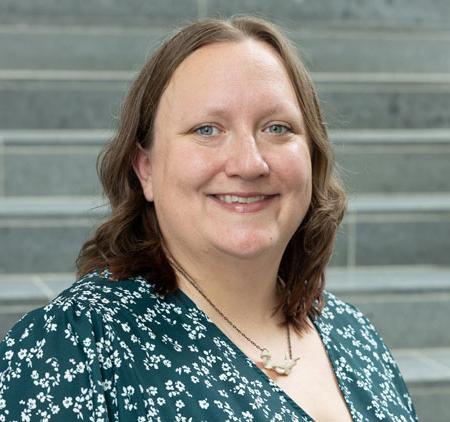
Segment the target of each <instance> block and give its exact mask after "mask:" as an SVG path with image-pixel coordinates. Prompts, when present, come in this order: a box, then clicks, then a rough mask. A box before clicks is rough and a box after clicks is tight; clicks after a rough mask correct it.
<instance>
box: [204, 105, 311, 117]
mask: <svg viewBox="0 0 450 422" xmlns="http://www.w3.org/2000/svg"><path fill="white" fill-rule="evenodd" d="M299 111H300V108H299V109H296V108H295V107H292V106H290V105H285V104H275V105H272V106H270V107H268V108H267V109H265V110H264V112H263V113H262V114H264V115H268V114H275V113H286V112H287V113H289V114H292V117H297V118H300V119H302V117H303V115H302V113H301V111H300V114H299ZM205 114H208V115H210V116H228V114H229V112H228V110H227V109H226V108H223V107H217V106H212V107H209V108H207V109H206V110H205Z"/></svg>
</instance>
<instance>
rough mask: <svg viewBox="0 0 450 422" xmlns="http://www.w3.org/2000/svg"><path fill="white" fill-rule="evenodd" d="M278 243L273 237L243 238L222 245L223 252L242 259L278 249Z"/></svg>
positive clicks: (256, 256)
mask: <svg viewBox="0 0 450 422" xmlns="http://www.w3.org/2000/svg"><path fill="white" fill-rule="evenodd" d="M278 248H279V247H278V245H277V244H276V243H275V242H273V240H271V239H266V240H265V241H261V239H254V238H252V239H245V240H244V239H242V240H241V241H238V242H234V243H233V244H232V245H230V244H228V245H222V247H221V248H220V249H221V250H222V251H223V252H225V253H226V254H228V255H231V256H233V257H236V258H240V259H252V258H258V257H260V256H262V255H264V254H266V253H273V252H274V251H275V249H278Z"/></svg>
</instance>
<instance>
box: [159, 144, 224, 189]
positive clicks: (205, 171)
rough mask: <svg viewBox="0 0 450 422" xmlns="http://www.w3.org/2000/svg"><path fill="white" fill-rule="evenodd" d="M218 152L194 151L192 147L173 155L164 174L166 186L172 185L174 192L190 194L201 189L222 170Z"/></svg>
mask: <svg viewBox="0 0 450 422" xmlns="http://www.w3.org/2000/svg"><path fill="white" fill-rule="evenodd" d="M218 161H219V160H217V154H211V151H198V150H195V151H193V150H192V149H191V148H189V149H185V150H184V151H180V152H179V153H177V154H176V155H173V156H172V159H171V160H170V161H169V162H168V163H167V164H168V165H167V166H166V171H165V174H164V188H166V187H167V186H169V185H170V186H172V188H173V193H175V192H177V194H180V193H181V194H183V195H185V196H188V195H190V194H195V193H196V192H197V191H198V190H201V189H202V188H203V187H204V186H205V185H206V184H207V183H208V182H209V181H211V180H212V179H213V178H214V176H215V175H216V174H217V173H218V172H220V168H221V166H220V163H219V162H218Z"/></svg>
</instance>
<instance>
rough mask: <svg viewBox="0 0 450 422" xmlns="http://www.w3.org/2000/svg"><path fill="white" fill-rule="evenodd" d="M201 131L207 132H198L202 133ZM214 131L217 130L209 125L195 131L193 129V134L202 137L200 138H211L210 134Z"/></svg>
mask: <svg viewBox="0 0 450 422" xmlns="http://www.w3.org/2000/svg"><path fill="white" fill-rule="evenodd" d="M203 129H207V130H205V131H203V132H199V131H202V130H203ZM214 129H217V128H216V127H214V126H211V125H203V126H200V127H199V128H197V129H195V130H194V132H195V133H197V134H198V135H202V136H212V135H213V133H212V132H213V130H214Z"/></svg>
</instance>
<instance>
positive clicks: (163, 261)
mask: <svg viewBox="0 0 450 422" xmlns="http://www.w3.org/2000/svg"><path fill="white" fill-rule="evenodd" d="M247 38H252V39H255V40H259V41H262V42H265V43H267V44H269V45H270V46H272V47H273V48H274V49H275V51H276V52H277V53H278V54H279V56H280V57H281V59H282V61H283V62H284V65H285V67H286V70H287V72H288V75H289V77H290V79H291V81H292V84H293V87H294V90H295V93H296V96H297V99H298V102H299V105H300V109H301V111H302V113H303V117H304V122H305V128H306V133H307V136H308V138H309V141H310V144H311V161H312V199H311V205H310V207H309V210H308V212H307V214H306V216H305V218H304V220H303V221H302V223H301V225H300V227H299V228H298V229H297V231H296V233H295V234H294V236H293V237H292V239H291V240H290V242H289V244H288V246H287V248H286V250H285V252H284V255H283V258H282V260H281V264H280V268H279V275H280V276H281V277H282V279H283V280H284V281H285V284H286V288H285V289H284V290H283V291H282V293H281V295H280V301H279V303H278V305H277V307H276V308H275V309H274V313H275V312H277V311H278V310H280V309H283V311H284V314H285V316H286V321H287V322H289V323H291V324H292V325H293V326H294V329H295V330H296V331H297V332H298V333H302V332H303V331H304V329H305V328H306V317H307V316H308V315H310V316H313V317H314V316H317V315H319V314H320V312H321V310H322V308H323V304H324V303H323V297H322V293H323V289H324V286H325V268H326V265H327V264H328V262H329V260H330V257H331V255H332V251H333V245H334V240H335V236H336V232H337V229H338V226H339V224H340V223H341V221H342V218H343V216H344V212H345V209H346V203H347V201H346V194H345V192H344V190H343V188H342V186H341V183H340V181H339V179H338V177H337V175H336V172H335V167H334V157H333V152H332V148H331V145H330V142H329V139H328V134H327V130H326V126H325V123H324V121H323V118H322V113H321V110H320V107H319V101H318V98H317V94H316V91H315V88H314V85H313V82H312V81H311V78H310V77H309V74H308V72H307V70H306V69H305V67H304V65H303V63H302V62H301V60H300V58H299V56H298V55H297V52H296V49H295V47H294V46H293V45H292V44H291V42H290V41H289V40H288V39H287V38H286V37H285V36H284V35H283V34H282V32H281V31H280V30H279V29H278V28H277V27H276V26H275V25H274V24H273V23H271V22H268V21H266V20H265V19H262V18H257V17H254V16H245V15H235V16H233V17H231V18H229V19H222V18H204V19H201V20H198V21H194V22H190V23H189V24H187V25H185V26H184V27H182V28H180V29H178V30H177V31H176V32H175V34H173V35H172V36H171V37H170V38H168V39H167V40H165V41H164V42H163V44H162V45H161V46H160V47H159V48H158V49H157V50H156V51H155V53H154V54H153V55H152V56H151V57H150V59H149V60H148V61H147V63H146V64H145V65H144V67H143V68H142V70H141V72H140V73H139V75H138V76H137V78H136V79H135V81H134V82H133V84H132V85H131V88H130V90H129V92H128V95H127V97H126V99H125V101H124V104H123V108H122V112H121V117H120V122H119V127H118V130H117V133H116V134H115V136H114V137H113V139H112V140H111V141H110V142H109V143H108V144H107V145H106V146H105V147H104V149H103V151H102V152H101V154H100V155H99V157H98V161H97V170H98V173H99V177H100V180H101V182H102V185H103V189H104V193H105V195H106V196H107V198H108V199H109V202H110V204H111V216H110V217H109V219H108V220H107V221H106V222H105V223H103V224H102V225H101V226H100V227H99V228H98V229H97V231H96V232H95V235H94V236H93V238H92V239H90V240H88V241H87V242H86V243H85V244H84V245H83V246H82V248H81V251H80V254H79V256H78V259H77V262H76V264H77V269H78V271H77V273H78V276H82V275H84V274H86V273H88V272H89V271H92V270H94V269H103V268H106V267H107V268H108V269H109V270H110V271H111V272H112V274H113V276H114V277H115V278H127V277H131V276H135V275H141V276H143V277H145V278H148V279H149V280H151V282H152V284H154V285H155V289H156V291H157V292H158V293H159V294H165V293H169V292H173V291H176V290H177V281H176V273H175V270H174V268H173V267H172V265H171V264H170V262H169V257H168V256H167V255H166V254H165V251H164V246H163V239H162V235H161V231H160V228H159V225H158V221H157V218H156V213H155V208H154V205H153V203H150V202H147V201H146V199H145V198H144V195H143V192H142V188H141V186H140V183H139V180H138V178H137V176H136V174H135V172H134V169H133V162H134V160H135V158H136V155H137V150H138V145H137V143H139V144H140V145H141V146H142V147H143V148H147V149H149V148H151V146H152V141H153V126H154V119H155V116H156V111H157V107H158V104H159V102H160V99H161V97H162V95H163V92H164V90H165V88H166V87H167V85H168V84H169V81H170V79H171V77H172V75H173V73H174V71H175V69H176V68H177V67H178V66H179V65H180V64H181V62H182V61H183V60H184V59H185V58H186V57H188V56H189V55H190V54H191V53H193V52H194V51H195V50H197V49H199V48H201V47H203V46H206V45H209V44H213V43H218V42H239V41H243V40H245V39H247Z"/></svg>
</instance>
